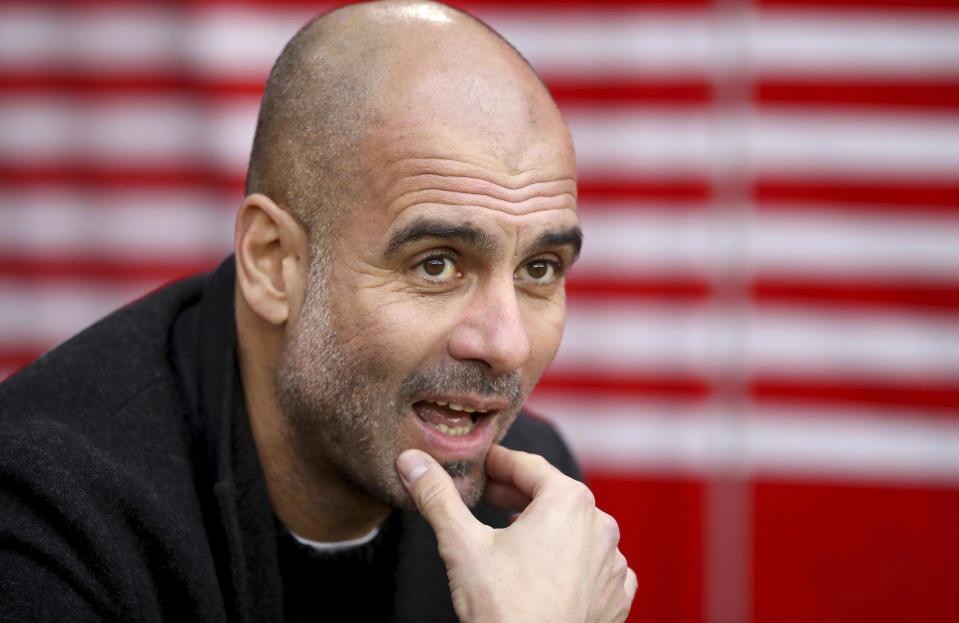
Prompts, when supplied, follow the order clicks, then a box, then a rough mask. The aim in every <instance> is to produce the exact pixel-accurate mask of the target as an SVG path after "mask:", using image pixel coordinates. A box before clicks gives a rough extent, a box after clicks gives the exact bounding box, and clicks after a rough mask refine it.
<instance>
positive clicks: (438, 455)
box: [410, 413, 496, 463]
mask: <svg viewBox="0 0 959 623" xmlns="http://www.w3.org/2000/svg"><path fill="white" fill-rule="evenodd" d="M410 418H412V420H413V422H414V424H415V425H416V427H417V428H418V430H419V431H420V438H421V439H422V442H423V446H422V447H421V448H420V449H422V450H425V451H426V452H427V453H429V454H430V455H432V456H433V458H434V459H436V460H437V461H440V462H441V463H442V462H444V461H462V460H467V459H475V458H477V457H479V456H480V455H481V454H482V453H483V452H485V451H486V450H487V449H489V447H490V442H491V441H492V437H493V425H492V424H493V420H495V419H496V414H485V415H481V417H480V418H479V420H477V422H476V424H475V425H474V426H473V430H471V431H470V432H469V433H467V434H466V435H447V434H446V433H442V432H440V431H438V430H437V429H435V428H433V427H432V426H430V425H429V424H427V423H426V422H424V421H423V420H421V419H420V418H419V416H418V415H416V413H411V414H410Z"/></svg>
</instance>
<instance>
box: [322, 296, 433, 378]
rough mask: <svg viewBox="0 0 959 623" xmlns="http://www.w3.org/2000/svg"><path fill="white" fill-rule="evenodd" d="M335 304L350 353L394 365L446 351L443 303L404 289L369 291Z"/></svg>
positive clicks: (340, 335) (421, 361) (342, 339)
mask: <svg viewBox="0 0 959 623" xmlns="http://www.w3.org/2000/svg"><path fill="white" fill-rule="evenodd" d="M341 303H346V301H341ZM336 307H337V308H338V310H339V311H338V316H340V317H339V318H337V319H336V324H337V326H338V329H337V335H338V339H339V341H340V343H341V344H342V345H343V347H344V349H346V350H348V351H350V352H353V353H357V354H359V352H361V351H362V352H363V353H364V354H365V356H367V357H374V358H376V359H378V360H380V361H383V362H388V363H392V364H394V366H395V367H415V366H418V365H422V364H424V363H427V362H429V361H431V360H433V359H435V358H436V356H437V355H441V354H442V352H444V345H445V337H446V335H447V333H448V324H447V320H448V318H447V317H446V316H447V314H446V313H444V312H445V311H448V309H447V310H444V307H443V306H439V305H433V304H428V303H427V302H425V301H423V300H418V299H416V298H410V297H409V296H408V295H407V294H406V293H404V292H385V291H381V290H366V291H363V292H359V293H356V296H355V298H354V299H353V300H352V301H351V302H349V303H348V304H341V305H337V306H336Z"/></svg>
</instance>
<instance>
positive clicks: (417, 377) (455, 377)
mask: <svg viewBox="0 0 959 623" xmlns="http://www.w3.org/2000/svg"><path fill="white" fill-rule="evenodd" d="M399 393H400V395H401V396H404V397H405V398H412V397H414V396H422V395H424V394H431V393H437V394H441V393H450V394H456V393H462V394H468V393H475V394H479V395H481V396H496V397H500V398H505V399H506V400H507V401H509V403H510V404H513V403H515V402H516V401H517V400H519V397H520V395H522V393H523V384H522V380H521V379H520V375H519V373H518V372H515V371H514V372H510V373H508V374H490V373H489V372H487V371H486V370H484V369H483V368H482V366H480V365H479V364H467V363H450V364H446V365H444V366H443V367H441V368H436V369H434V370H426V371H419V372H414V373H412V374H410V375H409V376H408V377H406V379H404V380H403V382H402V383H401V384H400V392H399Z"/></svg>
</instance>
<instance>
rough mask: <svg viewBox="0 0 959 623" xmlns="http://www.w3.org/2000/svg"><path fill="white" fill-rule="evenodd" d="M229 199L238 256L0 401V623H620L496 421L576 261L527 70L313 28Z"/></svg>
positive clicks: (415, 37) (408, 33)
mask: <svg viewBox="0 0 959 623" xmlns="http://www.w3.org/2000/svg"><path fill="white" fill-rule="evenodd" d="M247 185H248V196H247V198H246V199H245V201H244V202H243V205H242V206H241V208H240V211H239V214H238V217H237V225H236V237H235V249H234V251H235V253H234V257H233V258H232V259H230V260H228V261H227V262H225V263H224V264H223V265H222V266H221V267H220V269H218V270H217V271H216V272H215V273H213V274H212V275H208V276H204V277H200V278H195V279H193V280H188V281H186V282H182V283H180V284H175V285H173V286H171V287H169V288H166V289H164V290H161V291H160V292H158V293H156V294H154V295H153V296H151V297H149V298H147V299H145V300H144V301H141V302H139V303H136V304H134V305H132V306H130V307H128V308H126V309H124V310H121V311H120V312H118V313H117V314H114V315H113V316H111V317H109V318H107V319H106V320H104V321H101V322H100V323H98V324H97V325H94V326H93V327H91V328H90V329H88V330H86V331H84V332H83V333H81V334H80V335H79V336H77V337H75V338H74V339H73V340H70V341H69V342H67V343H65V344H64V345H62V346H61V347H59V348H58V349H56V350H54V351H53V352H51V353H49V354H48V355H46V356H44V357H43V358H41V359H40V360H39V361H38V362H36V363H35V364H34V365H32V366H30V367H28V368H27V369H25V370H23V371H22V372H21V373H19V374H18V375H16V376H14V377H13V378H12V379H11V380H9V381H8V382H7V383H6V384H5V385H4V386H3V389H2V391H0V405H2V413H3V415H2V417H3V432H2V433H0V436H2V437H0V439H2V442H0V443H2V446H0V452H2V472H0V474H2V476H0V477H2V481H0V484H2V492H0V503H2V507H0V508H2V509H3V514H2V516H0V531H2V532H0V534H2V535H3V540H2V545H0V548H2V549H0V600H2V602H3V604H4V606H3V608H0V612H3V614H4V616H6V617H7V618H9V619H11V620H103V619H110V620H137V621H154V620H211V621H212V620H244V621H245V620H249V621H255V620H266V621H272V620H283V619H286V620H317V619H327V620H357V621H365V620H397V621H431V620H455V618H456V617H458V618H459V619H460V620H462V621H526V620H535V621H613V620H622V619H623V618H625V616H626V613H627V612H628V609H629V604H630V602H631V600H632V597H633V594H634V592H635V590H636V579H635V575H634V574H633V573H632V571H630V570H629V569H628V567H627V564H626V561H625V558H623V556H622V554H621V553H620V552H619V551H618V549H617V542H618V537H619V533H618V528H617V526H616V523H615V521H614V520H612V518H610V517H609V516H608V515H605V514H604V513H602V512H601V511H599V510H597V509H596V508H595V506H594V503H593V499H592V496H591V495H590V493H589V491H588V490H587V489H586V488H585V487H584V486H583V485H581V484H579V483H578V482H576V481H575V480H573V479H571V478H569V477H567V476H565V475H563V474H562V473H561V472H560V471H558V470H557V469H556V468H554V467H552V466H551V465H549V464H548V463H547V462H546V461H544V460H543V459H542V458H541V457H539V456H536V455H535V454H528V453H524V452H517V451H514V450H507V449H506V448H505V447H503V446H501V445H499V442H500V441H503V445H504V446H509V447H513V448H522V449H524V450H528V451H530V452H535V453H537V454H542V455H544V456H546V457H547V458H548V459H549V460H550V461H551V462H553V463H554V464H557V465H558V466H559V467H561V468H563V469H564V470H566V471H567V472H574V471H575V466H574V465H573V463H572V460H571V459H570V457H569V455H568V452H567V451H566V450H565V447H564V446H562V444H561V442H559V440H558V438H557V437H556V436H555V433H553V432H552V430H551V429H549V428H548V427H547V426H546V425H544V424H542V423H537V422H535V421H533V420H530V419H529V418H526V417H525V416H519V417H518V416H517V413H518V411H519V408H520V406H521V405H522V404H523V401H524V400H525V398H526V396H527V395H528V394H529V392H530V390H531V389H532V387H533V385H534V384H535V383H536V381H537V380H538V379H539V377H540V376H541V375H542V373H543V371H544V370H545V368H546V366H547V365H548V364H549V362H550V361H551V360H552V358H553V356H554V355H555V352H556V349H557V347H558V345H559V341H560V337H561V334H562V329H563V322H564V291H563V274H564V271H565V270H566V269H567V268H568V267H569V266H570V265H571V264H572V262H573V261H574V259H575V257H576V255H577V253H578V251H579V246H580V241H581V234H580V231H579V228H578V225H577V218H576V211H575V197H576V188H575V168H574V160H573V149H572V143H571V140H570V136H569V133H568V131H567V129H566V127H565V125H564V124H563V122H562V120H561V118H560V115H559V112H558V110H557V109H556V106H555V104H554V103H553V102H552V100H551V98H550V96H549V94H548V93H547V91H546V90H545V88H544V87H543V85H542V83H541V82H540V81H539V79H538V78H537V76H536V75H535V73H534V72H533V71H532V69H531V68H530V67H529V66H528V65H527V64H526V63H525V61H524V60H523V59H522V58H521V57H520V56H519V55H518V54H517V53H516V52H515V50H513V49H512V48H511V47H510V46H509V45H508V44H507V43H506V42H505V41H503V40H502V39H501V38H499V37H498V36H497V35H496V34H495V33H493V32H491V31H490V30H489V29H487V28H486V27H485V26H483V25H482V24H479V23H478V22H476V21H475V20H473V19H471V18H469V17H467V16H465V15H463V14H462V13H459V12H456V11H453V10H451V9H449V8H447V7H444V6H442V5H437V4H432V3H426V2H402V3H401V2H389V3H371V4H366V5H355V6H350V7H346V8H343V9H340V10H337V11H334V12H332V13H330V14H328V15H326V16H324V17H322V18H320V19H318V20H316V21H314V22H312V23H311V24H309V25H307V26H306V27H305V28H304V29H303V30H302V31H301V32H300V33H298V34H297V35H296V37H294V39H293V40H292V41H291V42H290V43H289V44H288V46H287V47H286V49H285V50H284V51H283V53H282V55H281V56H280V58H279V59H278V61H277V64H276V66H275V67H274V69H273V71H272V73H271V75H270V78H269V81H268V83H267V88H266V91H265V94H264V98H263V105H262V109H261V113H260V119H259V122H258V125H257V133H256V138H255V140H254V146H253V152H252V156H251V161H250V170H249V173H248V180H247ZM234 323H235V324H234ZM511 425H512V429H511V430H510V433H509V435H508V436H506V437H505V438H504V436H505V435H506V433H507V429H508V428H510V426H511ZM481 497H482V498H483V500H484V503H482V504H477V503H478V502H479V501H480V498H481ZM474 504H476V508H475V509H474V512H475V514H476V517H478V518H480V519H482V520H483V521H484V522H486V524H489V525H486V524H484V523H481V522H480V521H478V520H477V518H476V517H474V516H473V514H471V513H470V511H469V510H468V508H467V505H470V506H472V505H474ZM502 509H517V510H522V512H521V514H519V515H518V516H517V518H516V519H515V521H513V522H512V524H511V525H509V527H506V526H507V524H508V523H509V518H510V513H509V511H507V510H502ZM416 511H418V512H419V514H417V513H416ZM420 515H421V516H420ZM424 518H425V521H424ZM427 522H428V523H427ZM490 526H496V527H497V529H494V528H493V527H490Z"/></svg>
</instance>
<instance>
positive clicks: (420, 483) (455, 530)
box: [396, 450, 479, 548]
mask: <svg viewBox="0 0 959 623" xmlns="http://www.w3.org/2000/svg"><path fill="white" fill-rule="evenodd" d="M396 471H397V472H399V474H400V479H401V480H402V481H403V484H404V485H405V486H406V490H407V491H408V492H409V494H410V497H411V498H413V503H414V504H416V508H417V509H419V511H420V514H421V515H423V517H424V518H425V519H426V521H428V522H429V524H430V526H432V527H433V532H435V533H436V539H437V541H439V543H440V546H441V548H442V546H443V544H444V542H446V544H447V545H453V543H450V542H449V541H450V540H451V539H456V538H457V537H462V536H465V535H466V533H468V532H469V531H470V530H472V529H473V528H474V527H476V526H477V525H479V522H478V521H477V520H476V518H475V517H473V514H472V513H470V511H469V509H468V508H467V507H466V504H464V503H463V499H462V498H461V497H460V494H459V491H457V490H456V485H455V484H453V479H452V478H451V477H450V475H449V474H448V473H446V470H445V469H443V466H442V465H440V464H439V463H437V462H436V459H434V458H433V457H431V456H430V455H428V454H426V453H425V452H422V451H420V450H406V451H405V452H402V453H400V455H399V456H398V457H397V458H396Z"/></svg>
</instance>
